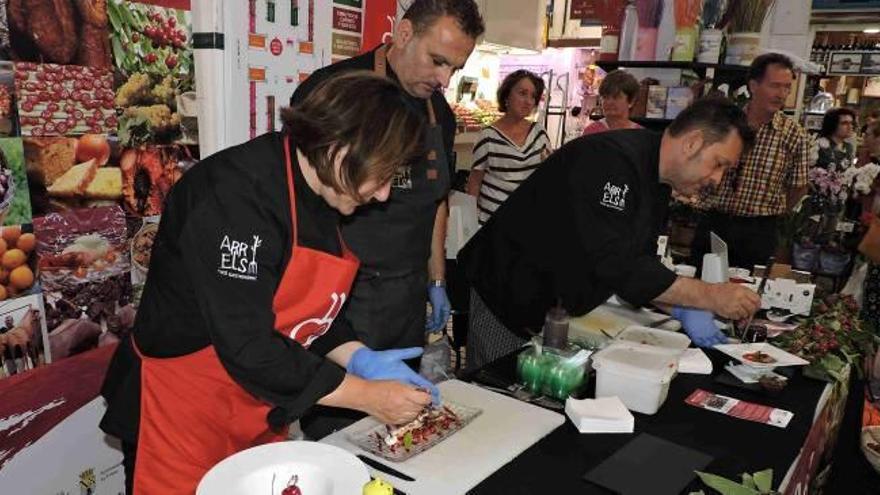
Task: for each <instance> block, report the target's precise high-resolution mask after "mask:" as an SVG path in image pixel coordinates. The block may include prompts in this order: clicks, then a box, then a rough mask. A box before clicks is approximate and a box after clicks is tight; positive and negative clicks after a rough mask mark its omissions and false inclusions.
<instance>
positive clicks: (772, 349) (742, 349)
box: [715, 342, 810, 370]
mask: <svg viewBox="0 0 880 495" xmlns="http://www.w3.org/2000/svg"><path fill="white" fill-rule="evenodd" d="M715 348H716V349H718V350H719V351H721V352H723V353H724V354H727V355H728V356H730V357H732V358H734V359H737V360H739V361H740V362H742V363H743V364H745V365H748V366H750V367H752V368H756V369H765V370H766V369H773V368H778V367H780V366H804V365H807V364H810V362H809V361H807V360H806V359H802V358H800V357H798V356H795V355H794V354H791V353H789V352H786V351H783V350H782V349H780V348H778V347H776V346H774V345H771V344H768V343H766V342H758V343H751V344H721V345H716V346H715ZM756 352H760V353H761V354H765V355H767V356H769V358H770V359H772V361H771V362H767V363H759V362H755V361H752V360H750V359H748V357H747V355H749V354H753V353H756Z"/></svg>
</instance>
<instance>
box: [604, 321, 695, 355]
mask: <svg viewBox="0 0 880 495" xmlns="http://www.w3.org/2000/svg"><path fill="white" fill-rule="evenodd" d="M614 340H615V343H618V342H619V343H626V344H638V345H640V346H648V347H654V348H659V349H661V350H668V351H669V352H670V353H671V354H674V355H677V356H680V355H681V354H683V353H684V350H685V349H687V348H688V346H690V345H691V339H690V338H688V336H687V335H685V334H683V333H678V332H671V331H669V330H660V329H657V328H649V327H641V326H636V325H634V326H630V327H626V328H625V329H624V330H623V331H622V332H620V333H619V334H617V337H616V338H615V339H614Z"/></svg>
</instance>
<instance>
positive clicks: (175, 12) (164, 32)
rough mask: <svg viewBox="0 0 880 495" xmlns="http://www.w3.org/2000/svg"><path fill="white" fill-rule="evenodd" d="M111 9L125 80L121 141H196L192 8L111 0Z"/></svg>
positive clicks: (118, 98) (113, 40)
mask: <svg viewBox="0 0 880 495" xmlns="http://www.w3.org/2000/svg"><path fill="white" fill-rule="evenodd" d="M107 10H108V13H109V18H110V24H111V31H110V44H111V48H112V52H113V65H114V68H115V70H116V71H117V73H118V75H119V80H120V81H121V82H122V84H120V85H119V86H118V88H117V90H116V95H115V104H116V107H117V108H118V111H119V113H120V118H119V141H120V144H121V146H122V147H124V148H131V147H137V146H141V145H145V144H172V143H178V144H195V143H197V142H198V125H197V114H198V111H197V109H196V95H195V83H194V82H195V78H194V65H193V51H192V42H191V36H190V26H191V14H190V12H188V11H186V10H179V9H170V8H165V7H159V6H156V5H149V4H145V3H139V2H130V1H124V0H109V1H108V3H107Z"/></svg>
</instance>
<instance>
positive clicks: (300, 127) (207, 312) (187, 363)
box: [101, 72, 436, 495]
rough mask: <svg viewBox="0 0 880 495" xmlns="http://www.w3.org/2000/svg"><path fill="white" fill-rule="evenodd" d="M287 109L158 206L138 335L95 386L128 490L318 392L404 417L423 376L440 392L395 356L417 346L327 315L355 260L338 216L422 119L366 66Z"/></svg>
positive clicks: (385, 175) (213, 450) (184, 471)
mask: <svg viewBox="0 0 880 495" xmlns="http://www.w3.org/2000/svg"><path fill="white" fill-rule="evenodd" d="M282 118H283V120H284V123H285V129H284V132H282V133H268V134H265V135H263V136H261V137H258V138H256V139H254V140H251V141H249V142H247V143H245V144H243V145H240V146H236V147H233V148H230V149H227V150H224V151H222V152H219V153H217V154H215V155H212V156H210V157H208V158H206V159H205V160H202V162H201V163H199V164H198V165H196V166H195V167H193V168H192V169H191V170H190V171H189V172H187V173H186V175H185V176H184V177H183V178H182V179H181V180H180V182H179V183H178V184H177V185H176V186H175V188H174V190H173V191H172V193H171V195H170V196H169V198H168V201H167V203H166V205H165V209H164V214H163V217H162V222H161V224H160V226H159V232H158V234H157V236H156V239H155V242H154V245H153V252H152V257H151V264H150V272H149V277H148V279H147V283H146V286H145V288H144V294H143V298H142V301H141V304H140V308H139V311H138V315H137V321H136V323H135V326H134V330H133V333H132V338H131V339H126V340H125V341H124V342H123V343H122V344H121V345H120V347H119V349H118V350H117V352H116V354H115V356H114V358H113V361H112V363H111V365H110V368H109V370H108V373H107V377H106V379H105V382H104V386H103V390H102V394H103V395H104V397H105V398H106V399H107V401H108V410H107V413H106V414H105V416H104V418H103V420H102V421H101V428H102V429H103V430H104V431H105V432H107V433H109V434H111V435H114V436H117V437H119V438H121V439H122V441H123V450H124V453H125V468H126V475H127V485H128V486H127V490H128V492H129V493H132V492H134V493H137V494H145V495H150V494H161V495H168V494H176V493H180V494H183V493H188V494H191V493H193V492H194V491H195V489H196V486H197V484H198V482H199V480H200V479H201V477H202V476H203V475H204V473H205V472H207V471H208V470H209V469H210V468H211V467H212V466H213V465H215V464H216V463H217V462H219V461H220V460H222V459H224V458H225V457H227V456H229V455H231V454H234V453H235V452H238V451H241V450H244V449H246V448H248V447H251V446H254V445H258V444H262V443H266V442H272V441H278V440H283V439H284V438H285V437H286V425H288V424H289V423H290V422H292V421H294V420H295V419H297V418H298V417H300V416H301V415H302V414H303V413H304V412H305V411H306V410H308V409H309V408H310V407H311V406H313V405H314V404H323V405H328V406H336V407H344V408H349V409H357V410H360V411H364V412H366V413H369V414H371V415H373V416H375V417H376V418H378V419H379V420H380V421H383V422H386V423H391V424H400V423H404V422H407V421H410V420H412V419H413V418H414V417H415V416H416V415H417V414H418V413H419V412H420V411H421V410H422V409H423V408H424V407H425V406H426V405H427V404H428V403H429V402H430V401H431V399H432V397H431V395H430V394H429V393H426V392H425V391H424V390H419V389H418V388H423V389H430V391H431V392H432V393H434V394H436V389H435V388H433V385H431V384H430V382H428V381H427V380H425V379H424V378H422V377H420V376H419V375H417V374H416V373H414V372H413V371H411V370H410V369H409V368H408V367H407V366H406V365H405V364H404V363H403V361H402V360H403V359H408V358H412V357H415V356H417V355H418V354H419V353H421V350H420V349H418V348H415V349H399V350H390V351H384V352H377V351H373V350H371V349H369V348H366V347H364V346H363V344H361V343H360V342H357V341H355V337H354V332H353V331H352V329H351V328H349V327H347V326H346V325H345V323H344V319H343V318H336V317H337V316H338V314H339V312H340V310H341V309H342V307H343V306H344V304H345V301H346V298H347V297H348V291H349V288H350V286H351V282H352V280H353V279H354V276H355V273H356V271H357V268H358V261H357V259H356V258H355V257H354V256H353V255H352V253H351V252H350V251H349V250H348V249H347V247H346V246H345V244H344V242H343V241H342V239H341V237H340V236H339V232H338V228H337V224H338V221H339V218H340V214H342V215H348V214H350V213H352V212H353V211H354V209H355V208H356V207H357V206H358V205H361V204H364V203H367V202H370V201H385V200H386V199H387V198H388V195H389V191H390V181H391V178H392V177H393V175H394V172H395V170H396V169H397V168H398V167H400V166H407V165H408V164H409V163H410V162H411V161H414V160H416V159H417V158H419V156H420V154H421V152H422V151H421V149H420V146H419V144H418V143H421V142H422V139H421V138H420V137H419V136H420V134H421V133H423V132H424V124H423V123H422V119H421V118H420V117H419V115H418V113H417V112H415V111H414V110H413V109H411V108H410V107H409V106H408V104H407V103H406V101H405V97H404V94H403V92H402V91H401V90H400V89H399V88H398V86H396V85H395V84H394V83H393V82H390V81H389V80H387V79H385V78H382V77H379V76H375V75H372V74H369V73H366V72H360V73H352V74H350V75H345V76H341V77H338V78H334V79H332V80H331V81H328V82H327V83H326V84H325V85H324V86H322V87H321V88H320V90H318V91H316V92H315V93H313V94H312V95H311V96H310V97H309V98H307V99H306V100H304V101H303V102H302V103H301V104H300V105H298V106H296V107H295V108H294V109H293V110H290V109H288V110H285V111H283V112H282ZM377 124H380V125H377ZM328 330H329V331H328ZM346 371H347V373H346ZM435 400H436V395H435Z"/></svg>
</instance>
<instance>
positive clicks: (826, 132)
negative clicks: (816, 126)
mask: <svg viewBox="0 0 880 495" xmlns="http://www.w3.org/2000/svg"><path fill="white" fill-rule="evenodd" d="M855 124H856V113H855V112H853V111H852V110H850V109H849V108H832V109H831V110H828V111H827V112H825V116H824V117H823V118H822V129H821V130H819V138H818V139H817V140H816V144H817V145H818V146H819V158H818V160H816V166H817V167H822V168H824V169H826V170H828V171H829V172H843V171H844V170H846V169H848V168H849V167H851V166H852V165H853V160H854V159H855V154H856V152H855V148H854V147H853V145H852V143H851V142H849V139H850V138H852V136H853V129H854V128H855Z"/></svg>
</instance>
